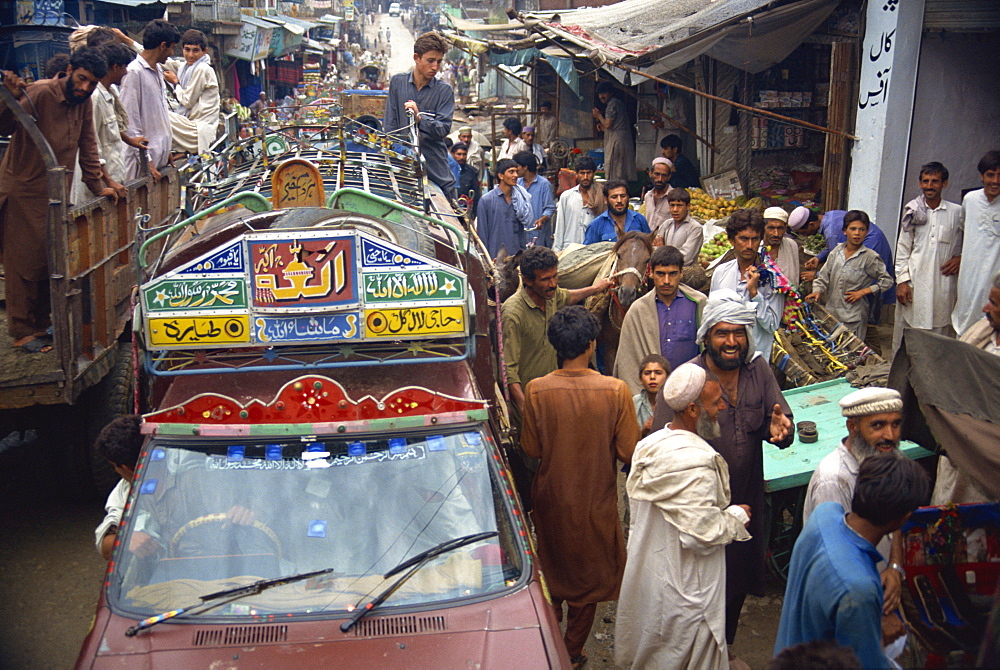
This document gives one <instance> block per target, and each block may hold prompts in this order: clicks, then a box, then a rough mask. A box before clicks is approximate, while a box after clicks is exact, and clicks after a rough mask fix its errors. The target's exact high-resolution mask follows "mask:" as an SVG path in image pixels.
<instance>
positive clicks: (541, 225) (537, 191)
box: [514, 151, 556, 247]
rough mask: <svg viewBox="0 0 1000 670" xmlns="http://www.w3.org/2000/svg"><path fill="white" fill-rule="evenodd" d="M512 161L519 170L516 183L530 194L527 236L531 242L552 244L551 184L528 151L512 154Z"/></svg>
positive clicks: (535, 158) (553, 211)
mask: <svg viewBox="0 0 1000 670" xmlns="http://www.w3.org/2000/svg"><path fill="white" fill-rule="evenodd" d="M514 162H515V163H517V164H518V165H519V166H520V167H521V170H520V171H519V172H520V176H519V177H518V179H517V183H518V185H519V186H521V187H522V188H523V189H524V190H525V191H527V192H528V195H529V196H531V220H532V223H531V225H529V226H528V234H527V236H528V237H529V238H530V240H528V241H530V242H531V243H532V244H538V245H540V246H543V247H551V246H552V226H551V225H549V222H550V221H551V220H552V215H553V214H555V213H556V201H555V200H554V199H553V198H552V184H551V183H550V182H549V180H548V179H546V178H545V177H543V176H542V175H540V174H538V159H537V157H536V156H535V154H533V153H531V152H530V151H521V152H519V153H518V154H516V155H515V156H514Z"/></svg>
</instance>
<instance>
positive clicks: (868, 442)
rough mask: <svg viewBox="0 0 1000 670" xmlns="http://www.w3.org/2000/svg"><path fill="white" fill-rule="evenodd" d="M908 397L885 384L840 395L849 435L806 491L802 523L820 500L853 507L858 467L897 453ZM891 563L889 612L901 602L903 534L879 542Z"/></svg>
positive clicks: (885, 572)
mask: <svg viewBox="0 0 1000 670" xmlns="http://www.w3.org/2000/svg"><path fill="white" fill-rule="evenodd" d="M902 411H903V400H902V398H901V397H900V395H899V391H895V390H893V389H889V388H882V387H880V386H870V387H868V388H863V389H858V390H857V391H854V392H852V393H849V394H847V395H846V396H844V397H843V398H841V399H840V413H841V414H843V415H844V416H845V417H847V433H848V435H847V437H846V438H844V439H843V440H842V441H841V443H840V445H839V446H838V447H837V448H836V449H835V450H834V451H832V452H830V453H829V454H827V455H826V456H825V457H824V458H823V460H822V461H820V462H819V465H818V466H817V467H816V470H815V471H814V472H813V474H812V477H811V478H810V479H809V487H808V488H807V489H806V500H805V505H803V508H802V521H803V523H804V522H805V521H808V519H809V516H810V515H811V514H812V513H813V510H815V509H816V507H817V506H818V505H819V504H820V503H824V502H827V501H833V502H836V503H839V504H840V505H841V507H843V508H844V509H850V508H851V498H852V497H853V496H854V487H855V485H856V484H857V481H858V467H859V466H860V465H861V463H863V462H864V460H865V459H866V458H870V457H871V456H874V455H875V454H880V453H882V454H884V453H898V452H899V433H900V428H901V426H902V424H903V414H902ZM878 550H879V552H880V553H881V554H882V556H883V558H885V559H887V560H888V566H887V567H885V569H882V570H881V577H882V585H883V587H884V589H885V608H884V612H885V613H886V614H888V613H889V612H892V611H893V610H894V609H896V607H898V606H899V599H900V592H901V589H902V576H903V568H902V565H903V534H902V533H892V534H890V535H887V536H886V537H885V538H883V539H882V541H881V542H880V543H879V545H878Z"/></svg>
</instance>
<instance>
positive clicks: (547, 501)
mask: <svg viewBox="0 0 1000 670" xmlns="http://www.w3.org/2000/svg"><path fill="white" fill-rule="evenodd" d="M532 248H533V249H534V248H537V247H532ZM550 253H551V252H550ZM599 332H600V325H599V324H598V322H597V318H596V317H595V316H594V315H593V314H591V313H590V312H588V311H587V310H586V309H585V308H584V307H583V306H581V305H573V306H569V307H564V308H562V309H560V310H559V311H558V312H556V313H555V314H553V315H552V318H551V319H550V320H549V323H548V327H547V329H546V335H547V339H548V342H549V344H550V346H551V347H552V348H553V349H554V351H555V353H556V355H557V356H558V359H559V369H558V370H555V371H553V372H551V373H549V374H547V375H545V376H544V377H541V378H538V379H535V380H533V381H532V382H530V383H529V384H528V386H527V388H526V389H525V394H524V432H523V434H522V436H521V448H522V449H524V453H525V454H526V455H527V456H529V457H531V458H537V459H540V463H539V467H538V475H537V476H536V477H535V480H534V483H533V485H532V488H531V497H532V501H533V503H534V508H533V509H532V512H531V516H532V519H533V520H534V522H535V530H536V535H537V537H538V560H539V563H540V564H541V566H542V571H543V572H544V573H545V578H546V581H547V582H548V587H549V592H550V593H551V594H552V605H553V606H554V607H555V610H556V618H557V619H558V620H560V621H562V618H563V613H562V606H563V602H566V604H567V605H568V613H567V617H566V635H565V637H564V642H565V644H566V650H567V651H568V652H569V656H570V660H571V662H572V663H573V665H574V667H580V666H582V665H583V664H584V663H585V662H586V659H587V657H586V656H585V655H584V654H583V645H584V643H586V641H587V637H588V636H589V635H590V628H591V626H592V625H593V623H594V615H595V614H596V613H597V603H599V602H604V601H608V600H616V599H617V598H618V590H619V588H620V587H621V583H622V573H623V572H624V570H625V540H624V538H623V537H622V527H621V523H620V522H619V520H618V505H617V493H616V491H617V489H616V486H615V484H616V481H617V471H616V468H615V461H616V460H618V461H622V462H623V463H629V462H631V460H632V450H633V449H635V443H636V442H638V441H639V424H638V422H637V421H636V418H635V407H634V406H633V404H632V396H631V394H630V393H629V392H628V387H627V386H625V383H624V382H623V381H621V380H619V379H615V378H614V377H606V376H604V375H602V374H600V373H599V372H597V371H596V370H591V369H590V367H589V365H590V360H591V358H592V357H593V356H594V351H595V350H596V349H597V335H598V333H599ZM568 427H569V429H567V428H568Z"/></svg>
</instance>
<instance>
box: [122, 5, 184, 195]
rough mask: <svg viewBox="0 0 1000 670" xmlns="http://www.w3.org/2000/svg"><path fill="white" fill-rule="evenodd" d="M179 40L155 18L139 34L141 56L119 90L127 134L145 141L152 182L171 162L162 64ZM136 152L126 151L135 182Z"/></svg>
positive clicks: (137, 170) (139, 168)
mask: <svg viewBox="0 0 1000 670" xmlns="http://www.w3.org/2000/svg"><path fill="white" fill-rule="evenodd" d="M180 39H181V33H180V31H179V30H177V28H175V27H174V26H172V25H171V24H169V23H167V22H166V21H164V20H162V19H154V20H152V21H150V22H149V23H148V24H147V25H146V29H145V30H143V31H142V53H140V54H139V57H138V58H136V59H135V60H134V61H132V63H131V64H129V66H128V71H129V75H128V76H127V77H125V80H124V81H123V82H122V87H121V98H122V104H123V105H124V106H125V112H126V113H127V114H128V124H129V129H128V134H129V135H130V136H132V137H135V136H137V135H141V136H143V137H145V138H146V140H147V146H146V151H147V158H148V159H149V170H150V173H151V174H152V176H153V180H154V181H159V180H160V171H159V168H162V167H165V166H166V165H167V164H168V163H169V162H170V146H171V142H172V137H173V136H172V134H171V129H170V115H169V109H168V108H167V100H166V96H165V90H164V89H165V86H166V84H165V82H164V79H163V64H164V63H165V62H167V59H168V58H170V56H172V55H173V53H174V47H176V46H177V43H178V42H179V41H180ZM139 161H140V154H139V150H138V149H136V148H134V147H130V148H128V149H127V150H126V151H125V173H126V178H127V179H130V180H131V179H138V178H139V177H141V176H142V173H143V168H142V166H141V165H140V163H139Z"/></svg>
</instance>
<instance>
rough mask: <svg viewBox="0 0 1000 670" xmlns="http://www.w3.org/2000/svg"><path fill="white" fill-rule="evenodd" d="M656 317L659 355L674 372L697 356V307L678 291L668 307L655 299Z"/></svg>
mask: <svg viewBox="0 0 1000 670" xmlns="http://www.w3.org/2000/svg"><path fill="white" fill-rule="evenodd" d="M656 316H657V319H658V320H659V322H660V355H662V356H663V357H664V358H666V359H667V362H668V363H670V369H671V370H676V369H677V366H679V365H683V364H684V363H687V362H688V361H689V360H691V359H692V358H694V357H695V356H697V355H698V340H697V337H696V335H697V333H698V305H697V304H696V303H695V302H694V301H693V300H691V299H690V298H688V297H687V296H686V295H684V294H683V293H681V292H680V291H678V292H677V295H676V296H674V299H673V301H672V302H671V303H670V305H669V306H667V305H665V304H664V303H663V301H662V300H660V299H659V298H657V299H656Z"/></svg>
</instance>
